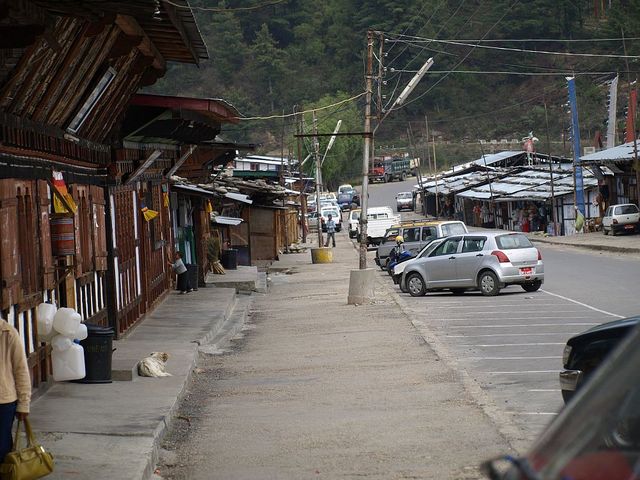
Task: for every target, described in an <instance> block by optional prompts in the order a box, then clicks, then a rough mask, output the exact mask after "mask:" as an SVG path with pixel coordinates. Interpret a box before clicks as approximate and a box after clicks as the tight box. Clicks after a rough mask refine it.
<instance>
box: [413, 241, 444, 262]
mask: <svg viewBox="0 0 640 480" xmlns="http://www.w3.org/2000/svg"><path fill="white" fill-rule="evenodd" d="M443 241H444V238H439V239H437V240H434V241H433V242H431V243H429V244H428V245H427V246H426V247H424V248H423V249H422V250H421V251H420V253H419V254H418V255H417V257H416V258H422V257H428V256H429V254H430V253H431V252H433V251H434V250H435V249H436V248H438V245H440V244H441V243H442V242H443Z"/></svg>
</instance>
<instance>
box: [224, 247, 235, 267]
mask: <svg viewBox="0 0 640 480" xmlns="http://www.w3.org/2000/svg"><path fill="white" fill-rule="evenodd" d="M220 261H221V262H222V266H223V267H224V268H226V269H227V270H237V269H238V250H236V249H235V248H230V249H228V250H223V251H222V258H220Z"/></svg>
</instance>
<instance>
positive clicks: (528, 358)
mask: <svg viewBox="0 0 640 480" xmlns="http://www.w3.org/2000/svg"><path fill="white" fill-rule="evenodd" d="M559 358H562V357H561V356H560V355H554V356H551V357H467V358H466V360H546V359H554V360H557V359H559Z"/></svg>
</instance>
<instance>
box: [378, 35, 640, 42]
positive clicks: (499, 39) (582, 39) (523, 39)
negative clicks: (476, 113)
mask: <svg viewBox="0 0 640 480" xmlns="http://www.w3.org/2000/svg"><path fill="white" fill-rule="evenodd" d="M388 35H390V36H394V35H397V36H398V37H400V36H406V35H404V33H402V34H388ZM447 40H448V41H450V42H473V43H498V42H504V43H515V42H518V43H534V42H540V43H578V42H585V43H586V42H593V43H595V42H621V41H622V38H567V39H560V38H513V39H512V38H493V39H489V38H488V39H485V40H471V39H468V38H462V39H459V38H449V39H447ZM626 40H640V37H631V38H627V39H626ZM387 41H388V42H393V43H402V42H403V41H404V40H387Z"/></svg>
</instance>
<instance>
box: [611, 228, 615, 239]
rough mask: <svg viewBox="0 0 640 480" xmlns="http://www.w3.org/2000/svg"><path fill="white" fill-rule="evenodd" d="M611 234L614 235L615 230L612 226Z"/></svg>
mask: <svg viewBox="0 0 640 480" xmlns="http://www.w3.org/2000/svg"><path fill="white" fill-rule="evenodd" d="M611 236H612V237H615V236H616V231H615V230H614V229H613V227H612V228H611Z"/></svg>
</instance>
